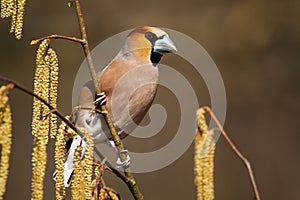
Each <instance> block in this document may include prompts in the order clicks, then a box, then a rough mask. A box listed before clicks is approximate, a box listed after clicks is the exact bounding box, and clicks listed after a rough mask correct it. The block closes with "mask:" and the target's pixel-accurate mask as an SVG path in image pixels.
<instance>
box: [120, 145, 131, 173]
mask: <svg viewBox="0 0 300 200" xmlns="http://www.w3.org/2000/svg"><path fill="white" fill-rule="evenodd" d="M122 155H125V156H126V160H125V161H121V158H120V157H121V156H122ZM120 157H119V158H118V160H117V168H125V167H128V166H129V165H130V157H129V155H128V150H127V149H124V150H122V151H120Z"/></svg>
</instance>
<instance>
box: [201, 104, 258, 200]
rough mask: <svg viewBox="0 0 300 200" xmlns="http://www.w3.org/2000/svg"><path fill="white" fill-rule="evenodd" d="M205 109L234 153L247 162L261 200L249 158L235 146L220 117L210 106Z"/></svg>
mask: <svg viewBox="0 0 300 200" xmlns="http://www.w3.org/2000/svg"><path fill="white" fill-rule="evenodd" d="M203 109H205V111H206V112H208V113H209V115H210V116H211V118H212V119H213V120H214V121H215V122H216V124H217V126H218V128H219V129H220V131H221V133H222V135H223V136H224V138H225V140H226V141H227V143H228V144H229V146H230V147H231V149H232V150H233V151H234V153H235V154H236V155H237V156H238V157H239V158H240V159H241V160H242V161H243V162H244V164H245V166H246V168H247V170H248V173H249V176H250V180H251V183H252V187H253V190H254V193H255V198H256V199H257V200H260V195H259V192H258V187H257V184H256V182H255V178H254V173H253V170H252V168H251V164H250V162H249V161H248V160H247V158H246V157H245V156H243V154H242V153H241V152H240V151H239V150H238V148H237V147H236V146H235V144H234V143H233V142H232V140H231V139H230V138H229V136H228V135H227V133H226V132H225V130H224V128H223V126H222V125H221V123H220V122H219V120H218V118H217V117H216V115H215V114H214V113H213V111H212V110H211V109H210V108H209V107H207V106H205V107H203Z"/></svg>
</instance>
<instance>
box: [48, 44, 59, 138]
mask: <svg viewBox="0 0 300 200" xmlns="http://www.w3.org/2000/svg"><path fill="white" fill-rule="evenodd" d="M48 54H49V67H50V93H49V97H50V102H49V103H50V105H51V106H52V107H53V108H54V109H56V107H57V106H56V105H57V89H58V59H57V55H56V53H55V51H54V50H53V49H51V48H49V49H48ZM56 132H57V116H56V115H55V114H53V113H51V114H50V135H51V137H52V138H54V136H55V134H56Z"/></svg>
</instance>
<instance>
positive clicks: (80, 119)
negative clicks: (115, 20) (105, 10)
mask: <svg viewBox="0 0 300 200" xmlns="http://www.w3.org/2000/svg"><path fill="white" fill-rule="evenodd" d="M175 51H176V47H175V45H174V44H173V42H172V41H171V40H170V38H169V36H168V35H167V33H165V32H164V31H162V30H161V29H159V28H155V27H150V26H145V27H139V28H136V29H134V30H133V31H132V32H131V33H130V34H129V35H128V37H127V38H126V41H125V44H124V46H123V47H122V48H121V50H120V52H119V53H118V55H117V56H116V57H115V58H114V59H113V60H112V61H111V62H110V63H109V64H108V65H107V67H106V68H105V69H104V70H103V71H102V72H98V73H97V77H98V83H99V84H100V87H101V90H102V91H103V92H104V93H105V95H106V105H105V106H106V109H107V111H108V112H109V114H110V116H111V117H112V121H113V124H114V126H115V127H116V130H117V131H118V134H120V136H121V137H122V138H123V137H125V136H126V135H127V134H129V133H130V132H131V131H133V129H134V128H135V127H136V125H137V124H138V123H140V121H141V120H142V119H143V117H144V116H145V114H146V113H147V111H148V110H149V108H150V106H151V104H152V102H153V100H154V97H155V94H156V90H157V82H158V69H157V63H158V62H159V60H160V58H161V57H162V56H163V54H165V53H168V52H175ZM94 101H95V90H94V87H93V84H92V82H91V81H89V82H87V83H86V84H85V85H84V87H83V88H82V90H81V93H80V97H79V101H78V105H79V106H81V107H85V108H93V107H95V105H94ZM75 125H76V126H78V127H85V128H86V129H87V130H89V131H90V132H91V133H92V134H93V136H94V140H95V148H97V144H99V143H103V142H107V141H108V139H109V138H110V133H109V130H108V128H107V126H106V122H105V121H104V119H103V116H102V115H101V114H99V113H91V112H90V111H89V110H86V109H82V110H79V111H78V112H77V119H76V121H75ZM82 143H83V146H84V141H82ZM73 146H74V145H73ZM72 153H73V151H72V145H71V151H70V154H69V156H68V158H67V161H66V163H68V166H71V167H73V166H72V159H73V155H72ZM66 165H67V164H65V166H66ZM71 167H69V168H68V167H65V170H66V168H68V169H67V170H69V172H67V173H65V180H66V181H65V185H66V186H68V182H67V180H70V177H68V176H71V174H72V173H71V172H70V171H71V170H73V168H71Z"/></svg>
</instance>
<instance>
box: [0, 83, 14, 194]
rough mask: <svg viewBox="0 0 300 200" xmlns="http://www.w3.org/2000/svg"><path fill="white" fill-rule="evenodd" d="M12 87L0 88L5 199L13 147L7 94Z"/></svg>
mask: <svg viewBox="0 0 300 200" xmlns="http://www.w3.org/2000/svg"><path fill="white" fill-rule="evenodd" d="M10 87H11V88H12V86H11V85H8V86H2V87H1V88H0V145H1V160H0V200H2V199H3V195H4V192H5V187H6V181H7V176H8V168H9V156H10V149H11V136H12V133H11V131H12V119H11V109H10V106H9V103H8V101H9V99H8V96H7V94H8V90H9V89H10Z"/></svg>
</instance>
